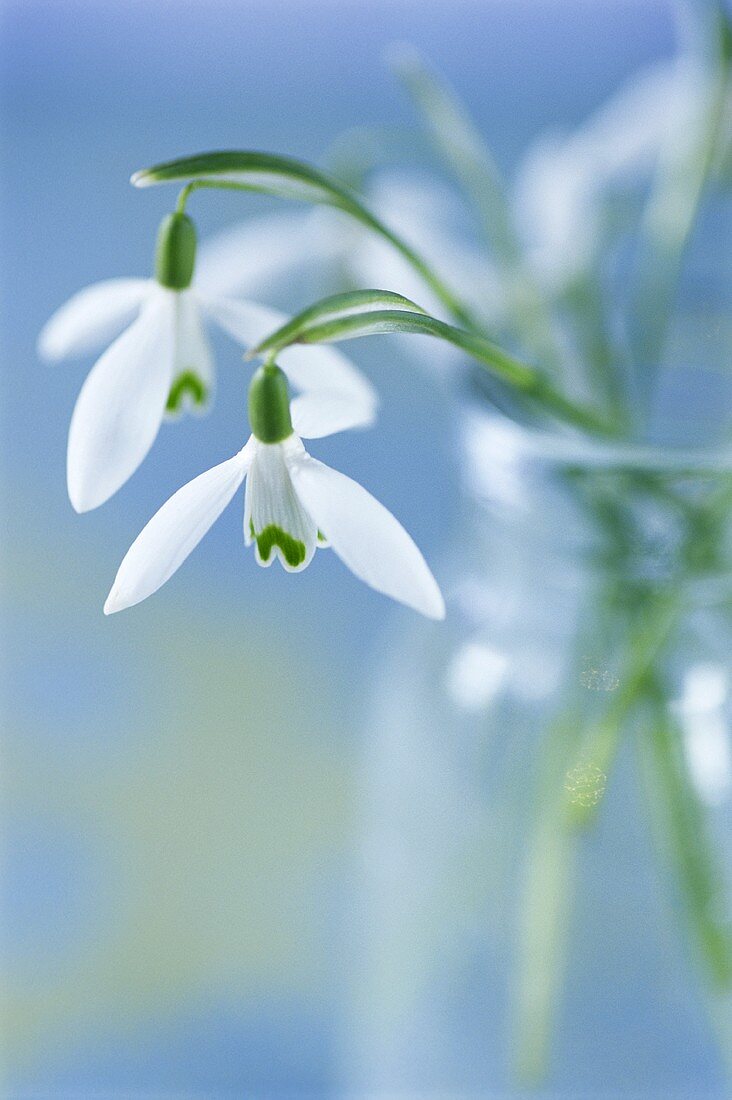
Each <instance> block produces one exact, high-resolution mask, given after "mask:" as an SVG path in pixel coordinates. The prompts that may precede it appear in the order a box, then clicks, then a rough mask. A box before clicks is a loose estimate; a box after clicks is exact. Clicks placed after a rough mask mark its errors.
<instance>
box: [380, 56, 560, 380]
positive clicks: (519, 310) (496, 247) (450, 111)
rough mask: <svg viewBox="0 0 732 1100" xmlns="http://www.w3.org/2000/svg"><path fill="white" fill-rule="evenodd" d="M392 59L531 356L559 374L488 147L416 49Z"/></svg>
mask: <svg viewBox="0 0 732 1100" xmlns="http://www.w3.org/2000/svg"><path fill="white" fill-rule="evenodd" d="M391 60H392V67H393V68H394V70H395V71H396V73H397V75H398V76H399V77H400V78H401V80H402V82H403V84H404V86H405V87H406V89H407V91H408V92H409V94H410V96H411V98H412V100H413V102H414V104H415V105H416V107H417V109H418V110H419V112H420V114H421V116H422V118H423V120H424V122H425V124H426V127H427V132H428V136H429V138H430V140H431V142H432V145H433V147H434V148H435V150H436V152H437V154H438V155H439V156H440V158H441V159H442V161H443V162H444V163H445V164H446V165H447V167H448V168H449V169H450V171H451V172H452V173H453V175H454V176H455V178H456V179H457V181H458V182H459V183H460V185H461V186H462V188H463V190H464V191H465V193H466V195H467V197H468V199H469V201H470V202H471V204H472V206H473V208H474V209H475V211H476V213H477V215H478V217H479V219H480V223H481V225H482V228H483V232H484V235H485V238H486V240H487V242H488V244H489V246H490V248H491V252H492V254H493V257H494V259H495V262H496V264H497V266H498V270H499V274H500V275H501V278H502V282H503V286H504V290H505V293H506V296H507V303H508V309H509V314H510V317H511V322H512V324H513V327H514V329H515V331H516V333H517V334H518V336H519V338H520V339H521V340H522V342H523V343H525V345H526V347H527V348H528V349H529V351H530V352H532V353H533V354H534V355H536V356H537V358H539V359H540V360H541V361H542V362H543V363H545V364H546V365H547V367H548V368H550V369H551V370H552V371H553V372H555V371H557V370H558V369H559V367H560V364H561V356H560V354H559V349H558V347H557V344H556V341H555V340H554V338H553V324H552V318H551V315H550V312H549V309H548V308H547V303H546V302H545V300H544V298H543V296H542V294H541V292H540V290H539V288H538V286H537V285H536V282H535V280H534V278H533V275H532V273H531V271H530V270H529V268H528V265H527V264H526V262H525V258H524V254H523V248H522V246H521V243H520V241H519V239H518V237H517V235H516V233H515V231H514V227H513V219H512V214H511V210H510V207H509V203H508V200H507V198H506V186H505V183H504V181H503V178H502V176H501V172H500V169H499V168H498V165H497V164H496V161H495V158H494V156H493V153H492V152H491V150H490V148H489V146H488V143H487V142H486V140H485V138H484V137H483V135H482V134H481V133H480V132H479V131H478V130H477V128H476V126H475V124H474V123H473V121H472V119H471V118H470V116H469V115H468V113H467V111H466V109H465V107H464V105H463V104H462V103H461V102H460V100H459V99H458V97H457V95H456V94H455V92H454V91H453V89H452V88H450V87H449V86H448V85H447V84H446V83H445V81H443V80H441V79H440V78H439V77H438V76H437V75H436V74H435V73H434V72H432V71H431V70H430V69H429V67H428V66H427V65H426V64H425V62H424V60H423V58H422V57H421V56H420V54H419V52H418V51H417V50H414V49H411V48H406V47H405V48H400V49H399V50H398V51H395V52H394V53H393V55H392V59H391Z"/></svg>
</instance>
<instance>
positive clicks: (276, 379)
mask: <svg viewBox="0 0 732 1100" xmlns="http://www.w3.org/2000/svg"><path fill="white" fill-rule="evenodd" d="M249 423H250V425H251V428H252V432H253V434H254V436H255V438H256V439H258V440H259V441H260V443H281V442H282V440H283V439H287V438H288V437H289V436H291V435H292V420H291V418H290V394H289V390H288V386H287V378H286V377H285V374H284V372H283V371H281V370H280V368H279V367H278V366H277V364H276V363H265V365H264V366H263V367H260V368H259V370H258V371H256V372H255V374H254V376H253V378H252V380H251V382H250V384H249Z"/></svg>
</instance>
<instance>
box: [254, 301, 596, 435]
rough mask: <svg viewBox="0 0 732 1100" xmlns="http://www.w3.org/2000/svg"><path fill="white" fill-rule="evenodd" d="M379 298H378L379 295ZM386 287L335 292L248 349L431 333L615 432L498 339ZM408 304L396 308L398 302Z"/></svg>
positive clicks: (578, 418)
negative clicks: (368, 303) (369, 301)
mask: <svg viewBox="0 0 732 1100" xmlns="http://www.w3.org/2000/svg"><path fill="white" fill-rule="evenodd" d="M364 296H371V297H373V298H374V303H373V304H374V305H376V306H378V305H380V304H382V305H387V304H391V303H393V308H388V309H379V308H371V309H364V308H363V305H362V304H360V298H361V297H364ZM380 298H381V299H383V301H381V302H380V301H379V299H380ZM398 298H399V296H398V295H393V294H391V293H389V292H387V291H360V292H356V293H355V294H353V295H348V294H345V295H334V296H333V297H331V298H325V299H323V300H322V301H320V302H317V303H315V305H313V306H310V307H309V308H308V309H307V310H305V311H304V312H303V313H301V314H298V316H297V317H294V318H293V319H292V320H291V321H289V322H288V323H287V324H286V325H284V326H283V327H282V328H280V329H278V330H277V331H276V332H274V333H271V334H270V335H269V336H268V337H267V338H266V339H265V340H263V341H262V342H261V343H260V344H259V345H258V347H256V348H253V349H252V351H251V352H250V355H258V354H261V353H262V352H265V351H272V350H276V351H281V350H282V349H283V348H285V347H287V346H289V345H290V344H293V343H301V344H318V343H334V342H337V341H339V340H353V339H355V338H357V337H361V336H375V335H379V334H384V333H393V332H400V333H411V334H413V335H417V336H433V337H437V339H440V340H445V341H447V342H448V343H450V344H452V345H453V346H454V347H458V348H460V349H461V350H462V351H465V352H466V353H467V354H468V355H470V356H471V358H473V359H474V360H476V362H478V363H479V364H480V365H481V366H482V367H485V368H486V369H488V370H489V371H490V372H491V374H493V375H494V376H496V377H497V378H499V379H500V380H501V381H502V382H505V383H507V384H508V385H509V386H511V387H512V388H513V389H514V390H518V391H519V392H520V393H522V394H524V395H525V396H528V397H531V398H532V399H533V400H534V401H536V403H537V404H538V405H540V406H541V407H543V409H544V410H545V411H546V412H548V413H553V414H554V415H556V416H558V417H559V419H560V420H563V421H564V422H565V423H568V424H572V425H574V426H575V427H578V428H581V429H583V430H584V431H588V432H591V433H593V434H599V435H603V436H606V437H610V438H615V437H616V436H617V435H618V428H617V426H616V425H615V424H613V423H609V422H608V421H606V420H605V419H604V418H603V417H602V415H601V414H600V413H597V412H595V411H594V410H593V409H588V408H585V407H584V406H583V405H580V404H578V403H577V402H575V401H572V400H571V399H570V398H568V397H565V395H564V394H562V393H561V392H560V391H559V390H558V389H556V387H555V386H554V384H553V383H552V381H551V380H550V379H549V378H548V377H547V376H546V374H544V373H543V372H542V371H540V370H538V369H537V368H536V367H532V366H529V365H528V364H526V363H524V362H522V361H521V360H520V359H516V358H515V357H514V356H512V355H509V354H508V353H507V352H505V351H503V350H502V348H500V347H498V345H496V344H494V343H492V341H490V340H487V339H486V338H485V337H484V336H481V335H480V334H479V333H476V332H468V331H466V330H465V329H459V328H456V327H455V326H453V325H448V324H446V323H445V322H444V321H439V320H437V318H435V317H431V316H430V315H429V314H426V313H424V311H422V310H419V307H415V306H413V305H411V304H410V303H407V302H406V300H405V299H402V300H401V303H400V302H399V301H398ZM349 302H354V303H357V302H358V308H355V307H354V308H351V309H348V308H347V306H346V307H344V308H337V306H338V303H349ZM404 303H406V304H408V305H410V308H408V309H405V308H400V304H404Z"/></svg>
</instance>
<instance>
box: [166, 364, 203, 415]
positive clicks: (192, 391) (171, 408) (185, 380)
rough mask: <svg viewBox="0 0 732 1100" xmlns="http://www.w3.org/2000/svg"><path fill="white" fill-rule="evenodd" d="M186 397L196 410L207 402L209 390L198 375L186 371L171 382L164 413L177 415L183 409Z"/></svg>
mask: <svg viewBox="0 0 732 1100" xmlns="http://www.w3.org/2000/svg"><path fill="white" fill-rule="evenodd" d="M186 397H188V398H189V399H190V401H191V404H193V405H194V406H195V407H196V408H199V409H200V408H203V406H204V405H205V404H206V402H207V401H208V397H209V389H208V386H207V385H206V383H205V382H204V381H203V379H202V378H201V376H200V375H199V374H196V372H195V371H192V370H186V371H183V373H182V374H179V375H178V377H177V378H176V379H175V381H174V382H173V385H172V386H171V387H170V393H169V394H168V400H167V403H166V405H165V411H166V412H168V413H179V412H180V411H181V409H182V407H183V400H184V398H186Z"/></svg>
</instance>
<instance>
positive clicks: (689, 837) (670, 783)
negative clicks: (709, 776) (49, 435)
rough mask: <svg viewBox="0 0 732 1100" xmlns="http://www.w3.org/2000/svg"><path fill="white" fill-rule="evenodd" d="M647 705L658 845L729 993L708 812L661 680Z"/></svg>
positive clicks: (729, 959)
mask: <svg viewBox="0 0 732 1100" xmlns="http://www.w3.org/2000/svg"><path fill="white" fill-rule="evenodd" d="M646 699H647V703H648V708H647V720H646V721H645V722H644V724H643V729H642V734H643V735H642V737H641V739H640V741H639V747H640V748H641V750H642V759H643V761H644V764H645V767H644V778H645V783H646V786H647V788H648V789H649V792H650V794H651V805H652V806H653V807H654V810H655V815H656V821H657V832H658V839H659V841H660V842H661V843H662V846H663V848H664V849H665V854H666V857H667V859H668V860H669V863H670V865H671V869H672V871H673V874H674V878H675V880H676V883H677V886H678V889H679V893H680V896H681V898H682V900H683V904H684V910H685V913H686V917H687V920H688V924H689V928H690V930H691V932H692V935H693V938H694V941H695V943H696V945H697V948H698V950H699V952H700V954H701V957H702V959H703V961H704V964H705V968H706V971H707V973H708V975H709V979H710V981H711V983H712V987H713V989H714V991H715V992H717V993H726V992H729V990H730V989H731V988H732V925H731V924H730V921H729V919H728V917H727V916H726V912H725V906H726V891H725V876H724V874H723V873H722V869H721V867H720V866H719V861H718V859H717V853H716V851H715V850H714V847H713V845H712V844H711V841H710V838H709V831H708V826H707V821H706V811H705V808H704V806H703V804H702V803H701V801H700V799H699V796H698V794H697V791H696V789H695V787H694V782H693V780H692V778H691V776H690V775H689V771H688V763H687V759H686V754H685V750H684V747H683V744H682V740H681V731H680V730H679V728H678V726H677V723H676V722H675V721H674V719H673V718H672V716H671V715H670V713H669V711H668V706H667V704H666V702H665V700H664V697H663V691H662V689H661V686H660V684H659V683H658V681H657V680H655V679H654V680H653V681H652V682H651V684H650V685H649V688H648V691H647V694H646ZM728 1042H729V1040H728Z"/></svg>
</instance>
